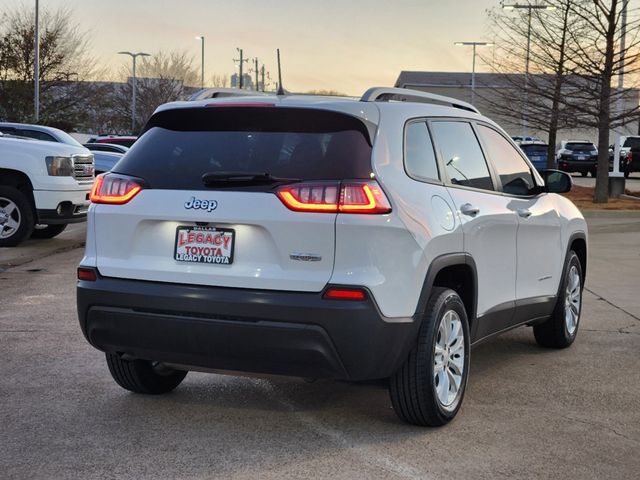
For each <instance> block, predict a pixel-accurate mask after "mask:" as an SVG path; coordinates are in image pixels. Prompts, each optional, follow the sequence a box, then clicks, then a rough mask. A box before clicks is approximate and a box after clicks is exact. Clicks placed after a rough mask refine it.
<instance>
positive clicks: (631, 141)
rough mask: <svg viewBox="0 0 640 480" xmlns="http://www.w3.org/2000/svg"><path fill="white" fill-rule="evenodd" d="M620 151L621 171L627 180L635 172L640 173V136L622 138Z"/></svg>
mask: <svg viewBox="0 0 640 480" xmlns="http://www.w3.org/2000/svg"><path fill="white" fill-rule="evenodd" d="M622 140H623V142H622V148H621V149H620V171H621V172H624V176H625V178H629V175H630V174H631V173H633V172H640V136H635V135H633V136H632V135H629V136H627V137H623V138H622Z"/></svg>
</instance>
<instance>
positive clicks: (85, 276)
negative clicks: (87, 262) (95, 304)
mask: <svg viewBox="0 0 640 480" xmlns="http://www.w3.org/2000/svg"><path fill="white" fill-rule="evenodd" d="M97 279H98V275H97V274H96V271H95V270H94V269H93V268H82V267H79V268H78V280H84V281H86V282H95V281H96V280H97Z"/></svg>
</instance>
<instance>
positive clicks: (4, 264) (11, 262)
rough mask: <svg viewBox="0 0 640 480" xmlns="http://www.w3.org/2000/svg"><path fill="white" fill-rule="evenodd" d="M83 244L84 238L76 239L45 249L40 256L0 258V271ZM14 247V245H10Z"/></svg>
mask: <svg viewBox="0 0 640 480" xmlns="http://www.w3.org/2000/svg"><path fill="white" fill-rule="evenodd" d="M84 246H85V241H84V240H78V241H75V242H73V241H72V242H69V243H67V244H66V245H60V246H59V247H57V248H54V249H53V250H50V251H47V252H46V253H44V255H40V256H33V255H31V256H24V257H17V258H10V259H8V260H0V272H4V271H7V270H9V269H11V268H15V267H19V266H21V265H25V264H27V263H31V262H33V261H34V260H40V259H41V258H46V257H50V256H51V255H55V254H57V253H64V252H68V251H70V250H75V249H76V248H81V247H84ZM12 248H15V247H12Z"/></svg>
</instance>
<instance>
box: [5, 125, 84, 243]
mask: <svg viewBox="0 0 640 480" xmlns="http://www.w3.org/2000/svg"><path fill="white" fill-rule="evenodd" d="M93 179H94V161H93V155H92V154H91V152H89V150H87V149H86V148H84V147H80V146H75V145H68V144H65V143H56V142H46V141H40V140H33V139H28V138H23V137H14V136H9V135H2V134H1V133H0V247H12V246H16V245H18V244H19V243H20V242H22V241H24V240H26V239H27V238H29V237H35V238H52V237H55V236H56V235H58V234H59V233H61V232H62V231H63V230H64V229H65V228H66V226H67V224H69V223H77V222H84V221H85V220H86V217H87V210H88V208H89V198H88V197H89V190H90V189H91V185H92V183H93Z"/></svg>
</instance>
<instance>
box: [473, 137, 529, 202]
mask: <svg viewBox="0 0 640 480" xmlns="http://www.w3.org/2000/svg"><path fill="white" fill-rule="evenodd" d="M478 133H479V134H480V137H481V138H482V141H483V142H484V146H485V148H486V150H487V155H488V156H489V158H490V159H491V161H492V162H493V166H494V167H495V170H496V172H497V173H498V175H499V176H500V182H501V183H502V190H503V191H504V192H505V193H510V194H513V195H527V194H528V193H529V190H530V189H531V188H533V187H534V186H535V182H534V181H533V176H532V175H531V168H530V167H529V165H528V164H527V162H525V161H524V159H523V158H522V157H521V156H520V154H519V153H518V151H517V150H516V149H515V148H514V147H513V146H512V145H511V144H510V143H509V142H508V141H507V140H506V139H505V138H504V137H503V136H502V135H500V133H498V132H497V131H495V130H494V129H493V128H490V127H486V126H484V125H478Z"/></svg>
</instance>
